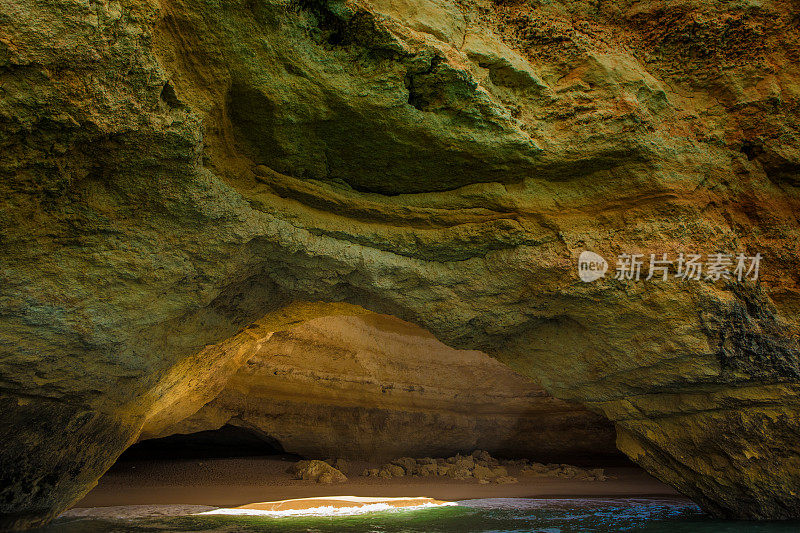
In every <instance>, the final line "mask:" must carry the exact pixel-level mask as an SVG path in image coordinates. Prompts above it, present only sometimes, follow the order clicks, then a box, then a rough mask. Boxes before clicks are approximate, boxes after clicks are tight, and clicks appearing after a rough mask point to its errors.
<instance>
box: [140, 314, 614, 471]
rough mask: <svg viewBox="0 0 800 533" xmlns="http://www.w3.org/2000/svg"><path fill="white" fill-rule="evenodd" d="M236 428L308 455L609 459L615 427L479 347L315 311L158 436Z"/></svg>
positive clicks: (370, 319) (390, 323) (375, 318)
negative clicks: (459, 346) (479, 452)
mask: <svg viewBox="0 0 800 533" xmlns="http://www.w3.org/2000/svg"><path fill="white" fill-rule="evenodd" d="M228 423H231V424H237V425H241V426H243V427H246V428H249V429H251V430H256V431H259V432H260V433H262V434H264V435H267V436H269V437H270V438H271V439H275V440H276V441H277V442H278V443H279V444H280V445H281V447H282V448H283V449H284V450H285V451H287V452H291V453H297V454H300V455H303V456H305V457H317V458H326V457H346V458H351V459H359V460H366V461H380V460H386V459H390V458H394V457H399V456H402V455H404V454H407V455H411V456H414V457H423V456H431V455H433V456H450V455H453V454H455V453H467V452H470V451H472V450H474V449H483V450H488V451H489V452H491V453H495V454H497V453H500V454H504V455H507V456H508V455H511V456H517V457H521V456H529V457H539V458H542V457H570V456H590V455H594V456H598V455H602V454H612V453H614V451H615V450H616V448H615V446H614V437H615V434H614V429H613V426H611V425H610V424H609V423H608V421H607V420H605V419H604V418H603V417H601V416H598V415H596V414H594V413H590V412H588V411H586V410H585V409H584V408H582V407H581V406H580V405H578V404H574V403H568V402H563V401H561V400H557V399H555V398H553V397H551V396H550V395H548V394H547V393H546V392H545V391H544V390H543V389H542V388H541V387H539V386H537V385H536V384H535V383H533V382H531V381H530V380H529V379H526V378H524V377H522V376H520V375H518V374H516V373H514V372H512V371H511V370H510V369H509V368H508V367H506V366H505V365H503V364H502V363H499V362H498V361H496V360H494V359H491V358H490V357H489V356H487V355H486V354H483V353H481V352H478V351H474V350H473V351H467V350H454V349H452V348H449V347H447V346H445V345H444V344H442V343H441V342H439V341H437V340H436V339H435V338H434V337H433V336H432V335H431V334H430V333H428V332H426V331H425V330H423V329H421V328H419V327H415V326H413V325H411V324H408V323H406V322H403V321H401V320H398V319H395V318H392V317H388V316H384V315H364V316H350V317H346V316H340V317H326V318H318V319H314V320H311V321H308V322H306V323H305V324H303V325H301V326H298V327H296V328H294V329H293V330H291V331H290V332H285V333H276V334H275V335H273V336H272V337H271V338H270V340H268V341H266V342H264V344H262V346H261V348H260V350H259V351H258V352H257V353H256V354H255V355H253V357H252V358H250V359H249V360H248V362H247V363H246V364H245V365H244V366H242V368H241V369H240V370H239V371H238V372H236V374H234V375H233V376H232V377H231V378H230V380H229V381H228V383H227V385H226V386H225V389H224V390H223V391H222V392H221V393H220V394H219V396H217V398H215V399H214V400H213V401H211V402H209V403H208V404H206V405H205V406H203V408H202V409H200V410H199V411H198V412H197V413H195V414H194V415H192V416H190V417H188V418H187V419H185V420H183V421H181V422H179V423H178V424H176V425H175V426H172V427H170V428H168V429H167V430H166V431H165V432H162V433H160V434H157V435H154V434H152V433H151V432H150V431H149V429H148V428H147V427H145V428H144V430H143V432H142V438H147V437H160V436H165V434H168V433H194V432H198V431H205V430H210V429H217V428H219V427H222V426H223V425H224V424H228Z"/></svg>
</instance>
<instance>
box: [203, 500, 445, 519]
mask: <svg viewBox="0 0 800 533" xmlns="http://www.w3.org/2000/svg"><path fill="white" fill-rule="evenodd" d="M448 505H456V503H455V502H443V503H422V504H420V505H409V506H405V507H396V506H393V505H388V504H385V503H368V504H364V505H358V506H351V507H337V506H333V505H323V506H320V507H311V508H308V509H286V510H283V511H265V510H261V509H231V508H220V509H214V510H212V511H205V512H202V513H196V515H247V516H272V517H279V516H352V515H359V514H365V513H376V512H380V511H412V510H419V509H425V508H429V507H443V506H448Z"/></svg>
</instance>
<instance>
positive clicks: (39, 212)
mask: <svg viewBox="0 0 800 533" xmlns="http://www.w3.org/2000/svg"><path fill="white" fill-rule="evenodd" d="M797 17H798V15H797V5H796V2H792V1H790V0H786V1H758V0H753V1H722V2H700V1H688V0H678V1H673V2H659V1H647V0H644V1H626V0H623V1H621V2H600V3H598V2H589V1H574V2H571V1H553V2H538V1H535V0H530V1H527V2H515V1H503V2H490V1H471V0H464V1H455V0H453V1H450V0H403V1H391V2H390V1H388V0H374V1H368V0H361V1H356V0H304V1H297V0H246V1H244V0H242V1H237V0H231V1H225V2H218V1H214V0H206V1H196V0H161V1H159V2H156V1H155V0H152V1H143V0H127V1H125V2H117V1H103V0H98V1H93V2H75V1H67V0H36V1H34V0H9V1H5V2H3V3H2V4H0V95H1V97H0V175H1V176H2V179H1V180H0V206H2V207H1V208H0V226H1V227H2V230H1V231H0V331H1V332H2V335H0V412H1V413H2V417H1V418H0V441H1V442H3V446H2V448H0V478H1V479H0V516H2V518H0V520H1V521H2V525H4V526H13V527H25V526H31V525H36V524H39V523H42V522H45V521H47V520H48V519H49V518H51V517H52V516H54V515H55V514H57V513H58V512H60V511H61V510H63V509H64V508H66V507H67V506H69V505H70V504H71V503H72V502H74V501H75V500H76V499H78V498H79V497H80V496H81V495H82V494H84V493H85V492H86V491H87V490H88V489H89V488H90V487H91V486H92V484H93V483H94V481H95V480H96V479H97V478H98V477H99V476H100V475H101V474H102V472H103V471H104V470H105V469H106V468H107V467H108V466H109V465H110V464H111V463H112V462H113V461H114V460H115V458H116V456H118V454H119V453H121V452H122V450H124V449H125V447H126V446H128V445H129V444H130V443H132V442H134V441H135V440H137V439H138V438H139V434H140V432H141V430H142V429H143V428H148V430H149V431H153V432H155V433H158V432H159V431H161V430H162V429H163V428H167V427H169V426H170V425H173V424H175V423H177V422H179V421H180V420H183V419H185V418H186V417H188V416H191V415H192V414H193V413H195V412H196V411H197V410H198V408H199V407H200V406H202V405H204V404H205V403H207V402H208V401H210V400H212V399H213V398H215V397H216V396H217V395H218V394H219V393H220V392H221V391H222V390H223V389H224V388H225V384H226V383H227V380H228V378H229V377H230V376H232V375H233V374H235V373H236V372H237V371H238V370H239V369H240V368H241V367H242V365H244V364H245V363H246V362H247V360H248V359H249V358H250V357H252V356H253V355H254V354H255V353H257V352H258V350H259V349H260V347H261V345H262V344H263V343H264V342H267V341H268V340H269V339H270V337H271V336H272V335H273V334H276V333H277V332H288V331H291V330H292V329H294V328H295V327H297V326H299V325H301V324H303V323H304V322H306V321H308V320H312V319H315V318H319V317H325V316H341V315H346V316H353V315H357V314H359V313H362V312H363V310H364V309H366V310H369V311H372V312H378V313H383V314H387V315H392V316H396V317H398V318H401V319H403V320H406V321H408V322H411V323H414V324H417V325H419V326H421V327H423V328H425V329H426V330H428V331H430V332H431V333H432V334H433V335H435V336H436V338H438V339H439V340H440V341H442V342H444V343H445V344H447V345H448V346H451V347H453V348H458V349H470V350H481V351H483V352H485V353H487V354H489V355H491V356H493V357H495V358H497V359H498V360H500V361H501V362H504V363H506V364H507V365H509V366H510V367H511V368H513V369H514V370H515V371H517V372H518V373H520V374H522V375H525V376H528V377H531V378H533V379H535V380H536V381H537V382H538V383H540V384H541V385H542V386H543V387H544V388H545V389H546V390H547V391H548V392H549V393H551V394H553V395H554V396H556V397H558V398H561V399H565V400H574V401H579V402H582V403H583V404H584V405H585V406H587V407H589V408H590V409H592V410H596V411H598V412H601V413H603V414H604V415H605V416H606V417H608V418H609V419H611V420H612V421H614V423H615V425H616V429H617V432H618V446H619V447H620V449H622V451H624V452H625V453H627V454H628V455H629V456H630V457H632V458H633V459H634V460H636V461H637V462H639V463H640V464H641V465H643V466H644V467H645V468H647V469H648V470H649V471H650V472H652V473H653V474H655V475H656V476H658V477H659V478H661V479H663V480H665V481H667V482H669V483H671V484H672V485H674V486H675V487H677V488H678V489H679V490H681V491H682V492H684V493H685V494H687V495H689V496H691V497H692V498H694V499H695V500H696V501H697V502H698V503H700V504H701V505H702V506H703V507H704V508H705V509H707V510H709V511H711V512H713V513H715V514H717V515H720V516H730V517H749V518H790V517H793V518H797V517H800V499H798V496H797V494H800V475H798V474H799V473H800V460H799V458H800V455H798V452H800V450H799V449H798V447H799V446H800V445H798V442H800V439H798V436H799V435H798V433H799V431H798V429H800V428H799V426H798V420H800V408H799V407H798V383H799V382H800V362H799V361H798V354H799V352H798V321H797V315H798V308H800V300H798V295H797V291H798V274H797V272H798V266H799V265H798V251H799V250H798V242H799V241H798V221H797V218H796V213H797V212H798V188H797V187H798V184H800V152H799V151H798V150H799V149H798V146H800V142H798V122H799V121H800V112H798V111H799V109H798V90H799V87H800V85H798V79H799V78H798V69H799V68H800V53H799V52H798V29H797V28H798V18H797ZM586 249H591V250H593V251H594V252H597V253H599V254H601V255H603V256H604V257H606V258H613V257H616V256H617V254H619V253H621V252H633V253H643V254H649V253H659V254H660V253H670V254H672V256H673V257H674V256H675V255H676V254H677V253H679V252H687V253H689V252H697V253H702V254H708V253H714V252H718V251H727V252H732V253H737V252H743V253H747V254H748V255H754V254H755V253H761V254H762V255H763V256H764V258H765V259H764V263H763V265H762V271H761V276H760V278H759V280H758V282H757V283H754V282H751V281H744V282H739V281H735V280H734V281H729V282H725V281H724V280H720V281H717V282H714V281H712V280H709V281H680V280H672V279H671V280H669V281H658V280H657V279H655V280H650V281H644V280H642V281H620V280H614V279H611V277H610V276H607V277H606V278H604V279H602V280H599V281H596V282H594V283H583V282H581V281H580V280H579V279H578V277H577V273H576V265H575V263H576V259H577V256H578V254H579V253H580V252H581V251H583V250H586ZM612 263H613V261H612ZM612 269H613V264H612ZM159 428H161V429H159Z"/></svg>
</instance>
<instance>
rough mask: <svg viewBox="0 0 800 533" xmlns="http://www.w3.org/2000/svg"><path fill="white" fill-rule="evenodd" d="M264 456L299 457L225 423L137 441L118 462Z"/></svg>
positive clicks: (254, 433)
mask: <svg viewBox="0 0 800 533" xmlns="http://www.w3.org/2000/svg"><path fill="white" fill-rule="evenodd" d="M263 456H274V457H286V458H297V457H299V456H297V455H294V454H287V453H286V452H285V451H284V449H283V446H281V444H280V442H278V441H277V440H276V439H274V438H273V437H270V436H269V435H267V434H265V433H263V432H261V431H258V430H254V429H250V428H247V427H242V426H238V425H234V424H225V425H223V426H222V427H220V428H218V429H213V430H205V431H197V432H194V433H176V434H173V435H169V436H167V437H161V438H155V439H147V440H142V441H139V442H137V443H136V444H134V445H133V446H131V447H130V448H128V449H127V450H125V452H124V453H123V454H122V455H121V456H120V457H119V459H118V460H117V462H118V463H120V462H122V463H124V462H127V461H147V460H154V459H157V460H174V459H225V458H234V457H263Z"/></svg>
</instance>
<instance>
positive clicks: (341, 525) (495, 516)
mask: <svg viewBox="0 0 800 533" xmlns="http://www.w3.org/2000/svg"><path fill="white" fill-rule="evenodd" d="M43 531H46V532H47V533H84V532H85V533H100V532H103V533H105V532H120V533H134V532H136V533H144V532H152V533H156V532H161V533H163V532H169V533H178V532H194V531H205V532H208V533H236V532H242V533H245V532H276V533H329V532H330V533H333V532H336V533H340V532H342V533H490V532H491V533H512V532H513V533H523V532H526V533H527V532H542V533H577V532H593V533H594V532H596V533H606V532H614V531H630V532H647V533H745V532H747V533H779V532H780V533H784V532H786V533H788V532H792V533H797V532H800V522H792V523H787V522H783V523H770V522H737V521H721V520H713V519H710V518H708V517H706V516H705V515H703V513H702V512H700V510H699V509H698V508H697V507H696V506H695V505H693V504H691V503H689V502H685V501H681V500H664V499H582V500H553V499H549V500H545V499H521V498H513V499H507V498H493V499H488V500H466V501H463V502H458V505H456V506H448V507H433V508H421V509H409V510H392V511H381V512H372V513H366V514H361V515H353V516H336V517H332V516H304V517H266V516H219V515H209V516H196V515H195V516H182V517H172V518H158V519H153V518H150V519H143V518H142V519H129V520H106V519H104V520H101V519H68V518H63V519H59V520H57V521H56V522H55V523H53V524H52V525H51V526H50V527H48V528H46V529H45V530H43Z"/></svg>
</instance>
